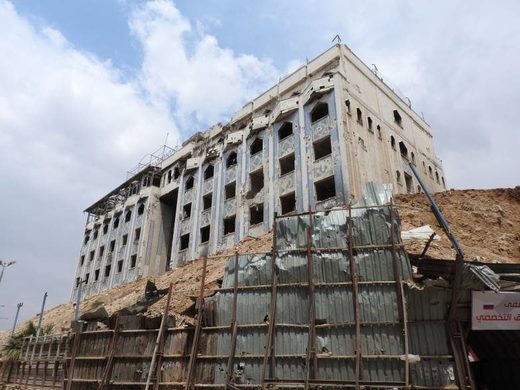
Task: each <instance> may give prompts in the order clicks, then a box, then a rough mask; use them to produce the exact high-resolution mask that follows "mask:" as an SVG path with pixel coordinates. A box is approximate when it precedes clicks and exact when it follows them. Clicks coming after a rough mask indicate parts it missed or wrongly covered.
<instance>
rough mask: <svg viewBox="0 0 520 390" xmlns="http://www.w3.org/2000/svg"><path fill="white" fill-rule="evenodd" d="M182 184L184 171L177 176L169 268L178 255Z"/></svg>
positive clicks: (174, 263) (176, 261) (174, 265)
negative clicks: (177, 183) (177, 184)
mask: <svg viewBox="0 0 520 390" xmlns="http://www.w3.org/2000/svg"><path fill="white" fill-rule="evenodd" d="M184 184H185V175H184V172H183V173H182V175H181V176H180V178H179V187H178V188H179V190H178V193H177V207H176V210H175V214H174V216H173V218H175V223H174V227H173V232H172V233H171V234H172V235H173V238H172V249H171V253H170V268H175V267H177V266H178V265H179V264H178V260H179V259H178V256H177V254H178V253H179V242H180V238H181V223H182V207H183V206H184Z"/></svg>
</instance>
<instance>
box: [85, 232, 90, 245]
mask: <svg viewBox="0 0 520 390" xmlns="http://www.w3.org/2000/svg"><path fill="white" fill-rule="evenodd" d="M88 240H90V236H89V235H88V234H87V235H86V236H85V240H83V244H85V245H86V244H87V242H88Z"/></svg>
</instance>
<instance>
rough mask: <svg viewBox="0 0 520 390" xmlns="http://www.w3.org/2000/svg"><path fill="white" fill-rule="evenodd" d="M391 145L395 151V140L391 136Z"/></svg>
mask: <svg viewBox="0 0 520 390" xmlns="http://www.w3.org/2000/svg"><path fill="white" fill-rule="evenodd" d="M390 145H391V146H392V148H393V149H395V138H394V136H393V135H392V136H390Z"/></svg>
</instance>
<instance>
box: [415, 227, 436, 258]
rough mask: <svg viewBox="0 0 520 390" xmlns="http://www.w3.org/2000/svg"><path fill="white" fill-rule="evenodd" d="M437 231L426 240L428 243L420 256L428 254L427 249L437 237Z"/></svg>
mask: <svg viewBox="0 0 520 390" xmlns="http://www.w3.org/2000/svg"><path fill="white" fill-rule="evenodd" d="M435 235H436V233H435V232H433V233H432V235H431V236H430V238H429V239H428V241H427V242H426V245H425V246H424V249H423V251H422V252H421V255H420V256H419V257H420V258H422V257H424V256H425V255H426V251H427V250H428V248H429V247H430V244H431V243H432V241H433V239H434V238H435Z"/></svg>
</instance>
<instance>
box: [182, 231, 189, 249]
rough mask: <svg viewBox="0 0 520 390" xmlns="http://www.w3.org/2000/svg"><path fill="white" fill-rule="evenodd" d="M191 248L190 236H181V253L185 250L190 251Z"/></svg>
mask: <svg viewBox="0 0 520 390" xmlns="http://www.w3.org/2000/svg"><path fill="white" fill-rule="evenodd" d="M189 246H190V235H189V234H185V235H183V236H181V251H182V250H184V249H188V247H189Z"/></svg>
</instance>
